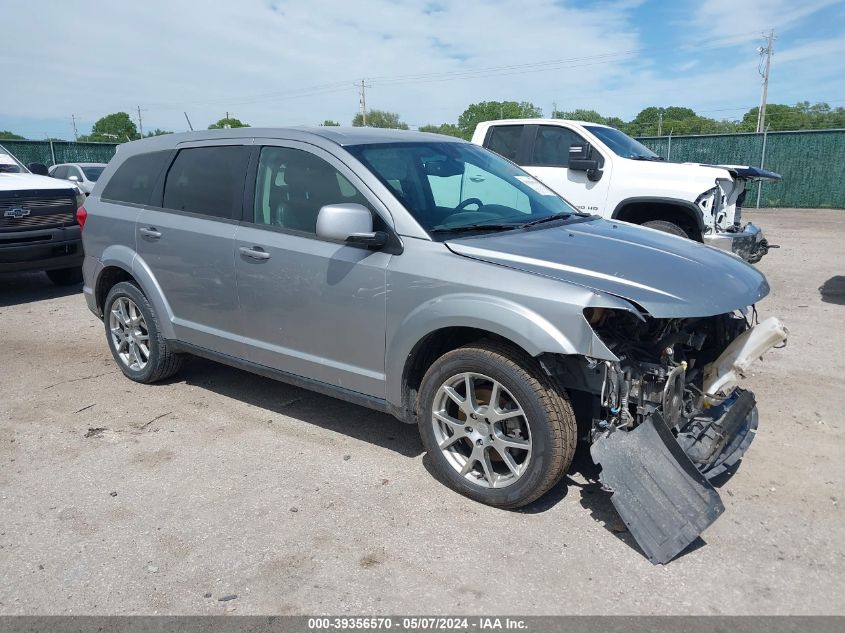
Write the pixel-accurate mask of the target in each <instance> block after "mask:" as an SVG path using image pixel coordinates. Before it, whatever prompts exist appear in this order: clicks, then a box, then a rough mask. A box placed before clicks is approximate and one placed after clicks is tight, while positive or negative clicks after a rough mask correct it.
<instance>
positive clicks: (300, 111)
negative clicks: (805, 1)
mask: <svg viewBox="0 0 845 633" xmlns="http://www.w3.org/2000/svg"><path fill="white" fill-rule="evenodd" d="M749 2H750V3H751V4H752V5H753V4H754V3H755V2H756V0H747V1H746V3H743V4H742V5H740V6H739V7H737V6H735V0H732V1H731V2H730V3H729V2H728V1H727V0H707V1H706V2H704V3H703V4H702V5H701V8H700V9H698V13H696V14H695V17H694V18H693V19H694V20H696V22H695V24H697V25H699V26H700V28H701V29H702V30H703V32H702V33H700V34H699V35H698V36H699V37H702V38H705V39H706V36H707V32H708V31H706V28H709V27H706V25H705V22H706V21H707V20H708V18H709V17H712V16H713V15H721V17H722V18H723V22H724V19H727V20H728V21H729V22H730V23H731V24H742V28H743V29H745V30H748V29H753V28H757V26H756V23H755V22H753V21H750V22H747V23H746V22H742V21H740V20H738V19H737V17H740V18H741V19H742V20H750V19H751V18H750V17H749V16H750V15H751V12H750V11H749V13H748V14H746V13H745V11H746V9H745V8H744V7H745V6H746V5H747V4H748V3H749ZM772 3H774V4H775V5H778V7H779V8H780V9H781V11H780V14H779V15H781V17H780V18H779V19H781V20H782V22H783V23H784V24H786V23H789V24H793V23H796V22H797V21H800V20H801V19H803V18H802V16H804V15H805V14H806V11H807V9H805V8H804V6H805V5H801V7H799V8H791V7H792V5H791V4H789V3H788V2H787V1H786V0H770V2H769V3H767V6H769V7H771V5H772ZM640 4H641V0H617V1H615V2H612V1H611V2H603V3H578V2H575V1H574V0H571V1H568V2H563V1H560V0H535V1H534V2H532V3H526V2H523V1H519V0H498V1H493V0H462V1H461V2H447V1H446V0H439V1H438V0H393V1H391V2H387V1H378V0H356V1H355V2H348V1H347V2H344V1H342V0H333V1H330V0H311V1H310V2H294V1H292V0H274V1H273V2H271V1H269V0H267V1H264V2H261V1H258V0H251V1H244V2H241V3H233V2H225V3H224V2H200V1H199V0H193V1H183V2H166V1H165V0H146V1H145V2H143V3H140V4H139V3H120V2H113V1H107V0H92V1H90V2H87V3H85V5H84V9H83V8H80V7H78V8H77V10H73V11H70V10H64V9H62V10H59V9H58V7H60V6H61V7H63V6H64V5H59V4H48V3H46V2H43V3H23V2H18V3H9V2H6V3H2V4H0V24H3V25H4V26H5V27H6V28H5V29H4V35H3V46H4V53H3V55H2V56H0V77H3V79H4V90H3V98H2V99H0V120H2V119H3V118H5V117H16V118H21V117H32V118H53V117H67V118H68V119H69V117H70V115H71V113H73V114H75V115H77V117H78V118H80V117H81V118H82V120H83V121H89V122H90V121H93V120H95V119H96V118H98V117H99V116H101V115H103V114H107V113H109V112H113V111H116V110H124V111H127V112H132V110H133V109H134V107H135V106H137V105H140V106H141V107H142V108H145V112H144V113H143V114H144V121H145V127H147V128H151V127H162V128H166V129H172V130H182V129H184V128H185V122H184V117H183V114H182V112H183V111H187V112H188V114H189V115H190V117H191V120H192V122H193V123H194V126H195V127H205V126H206V125H208V124H209V123H210V122H212V121H215V120H217V119H219V118H220V117H222V116H223V114H224V112H226V111H229V112H230V113H234V115H235V116H238V117H239V118H241V119H243V120H245V121H247V122H249V123H251V124H253V125H294V124H316V123H319V122H321V121H322V120H323V119H326V118H331V119H336V120H339V121H341V122H344V123H348V122H349V121H350V120H351V118H352V116H353V115H354V114H355V112H356V111H357V107H358V94H357V88H356V86H355V85H354V82H355V81H356V80H360V78H367V80H368V83H369V84H370V85H371V88H369V89H368V91H367V103H368V106H369V107H370V108H379V109H387V110H393V111H397V112H399V113H400V114H401V115H402V117H403V119H404V120H405V121H407V122H408V123H410V124H412V125H419V124H425V123H439V122H443V121H454V120H455V119H456V118H457V116H458V115H459V114H460V113H461V112H462V111H463V109H464V108H465V107H466V105H468V104H469V103H472V102H474V101H480V100H491V99H525V100H531V101H534V102H535V103H536V104H537V105H539V106H540V107H542V108H544V109H545V111H547V112H548V111H549V110H550V108H551V103H552V101H556V102H557V103H558V107H560V108H561V109H570V108H575V107H594V108H595V109H597V110H599V111H601V112H604V113H607V114H612V115H619V116H625V117H628V116H632V115H633V114H634V113H635V112H636V111H637V110H638V109H639V108H640V107H642V106H644V105H649V104H652V103H678V104H683V105H687V104H689V105H692V106H693V107H701V108H706V107H713V108H715V107H718V106H724V105H725V104H729V105H730V104H733V103H739V104H742V103H749V102H750V103H752V104H753V103H755V102H756V98H757V97H756V95H757V94H758V89H759V88H758V76H757V74H756V65H757V59H756V56H755V55H754V53H753V50H752V51H751V52H750V53H749V54H747V55H745V56H743V57H741V58H738V59H739V62H738V63H732V64H731V65H730V67H728V68H722V66H721V65H713V64H707V63H702V62H701V61H700V60H698V58H695V59H693V60H688V56H685V57H684V58H682V59H680V60H678V59H671V60H668V61H667V60H666V59H663V58H659V59H653V58H652V57H650V56H649V55H648V54H636V53H635V52H632V51H637V50H639V49H643V48H646V49H647V48H648V47H647V46H646V45H644V44H643V42H642V40H641V36H640V33H639V31H638V29H637V27H636V25H635V24H634V23H633V14H632V12H635V11H636V10H637V7H638V6H639V5H640ZM811 4H812V6H813V7H815V9H814V10H817V9H818V6H820V5H821V4H824V3H822V2H815V3H811ZM755 6H756V5H755ZM647 8H648V7H647V6H646V7H643V10H645V9H647ZM719 11H724V12H726V13H721V14H720V13H719ZM731 11H732V12H733V13H731ZM736 11H740V12H741V15H740V16H737V13H736ZM769 14H770V15H771V14H772V12H771V11H769ZM799 14H800V15H799ZM731 16H733V17H731ZM784 16H785V17H784ZM698 21H700V22H698ZM687 27H688V25H687ZM714 28H715V27H714ZM647 52H648V51H647V50H646V53H647ZM787 54H788V50H787V49H784V50H783V51H782V52H781V51H780V50H778V53H777V57H776V59H777V60H778V63H784V64H785V63H786V61H788V59H789V58H788V57H787ZM600 56H604V57H600ZM784 58H786V59H785V60H784ZM540 60H573V61H571V62H569V63H558V64H547V65H545V66H541V67H521V66H520V65H522V64H525V63H526V62H536V61H540ZM781 60H784V61H783V62H781ZM684 61H686V63H683V62H684ZM696 62H697V63H696ZM794 63H798V62H797V61H794ZM693 64H695V71H694V72H690V71H691V70H692V68H693ZM503 66H511V67H512V68H510V69H509V70H507V71H501V72H497V73H490V72H482V70H483V69H489V68H495V67H503ZM679 67H680V69H682V70H683V71H685V72H683V73H682V75H681V76H680V77H675V75H676V73H677V72H678V68H679ZM444 73H445V74H449V79H450V80H448V81H442V80H441V79H442V75H443V74H444ZM432 74H440V75H441V76H440V77H437V78H436V79H438V80H437V81H432V79H434V77H430V76H423V75H432ZM390 78H392V79H390ZM9 86H11V87H13V88H12V89H9V88H8V87H9ZM801 98H803V97H801ZM807 98H811V97H810V96H808V97H807ZM0 127H3V126H2V125H0ZM81 131H87V130H81Z"/></svg>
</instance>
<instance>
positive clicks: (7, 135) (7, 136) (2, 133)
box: [0, 130, 26, 141]
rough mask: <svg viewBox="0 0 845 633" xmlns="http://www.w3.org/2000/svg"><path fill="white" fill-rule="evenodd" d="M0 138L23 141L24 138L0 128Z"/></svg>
mask: <svg viewBox="0 0 845 633" xmlns="http://www.w3.org/2000/svg"><path fill="white" fill-rule="evenodd" d="M0 139H5V140H7V141H24V140H26V139H25V138H24V137H23V136H21V135H20V134H15V133H14V132H10V131H9V130H0Z"/></svg>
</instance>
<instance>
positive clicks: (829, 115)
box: [739, 101, 845, 132]
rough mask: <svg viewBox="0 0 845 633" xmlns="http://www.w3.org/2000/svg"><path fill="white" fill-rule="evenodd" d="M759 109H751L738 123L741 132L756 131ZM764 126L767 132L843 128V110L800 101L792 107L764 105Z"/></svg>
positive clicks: (827, 105) (777, 104)
mask: <svg viewBox="0 0 845 633" xmlns="http://www.w3.org/2000/svg"><path fill="white" fill-rule="evenodd" d="M759 111H760V108H751V109H750V110H749V111H748V112H746V113H745V115H744V116H743V117H742V121H740V122H739V129H740V131H742V132H754V131H756V130H757V113H758V112H759ZM766 124H767V125H768V126H769V130H772V131H780V130H821V129H836V128H843V127H845V108H836V109H833V108H831V107H830V105H829V104H827V103H823V102H822V103H814V104H811V103H810V102H809V101H800V102H798V103H796V104H795V105H794V106H790V105H785V104H783V103H769V104H767V105H766Z"/></svg>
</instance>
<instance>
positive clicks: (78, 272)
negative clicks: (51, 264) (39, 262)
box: [46, 266, 82, 286]
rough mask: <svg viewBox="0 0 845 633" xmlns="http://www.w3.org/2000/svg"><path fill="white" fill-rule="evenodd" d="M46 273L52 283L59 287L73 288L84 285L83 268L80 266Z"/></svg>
mask: <svg viewBox="0 0 845 633" xmlns="http://www.w3.org/2000/svg"><path fill="white" fill-rule="evenodd" d="M46 273H47V277H48V278H49V279H50V281H52V282H53V283H54V284H56V285H57V286H72V285H73V284H79V283H82V268H81V267H79V266H75V267H73V268H58V269H56V270H48V271H46Z"/></svg>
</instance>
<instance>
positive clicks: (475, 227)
mask: <svg viewBox="0 0 845 633" xmlns="http://www.w3.org/2000/svg"><path fill="white" fill-rule="evenodd" d="M521 226H523V225H522V224H501V223H499V224H465V225H463V226H438V227H435V228H433V229H431V230H429V233H469V232H470V231H508V230H510V229H518V228H520V227H521Z"/></svg>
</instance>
